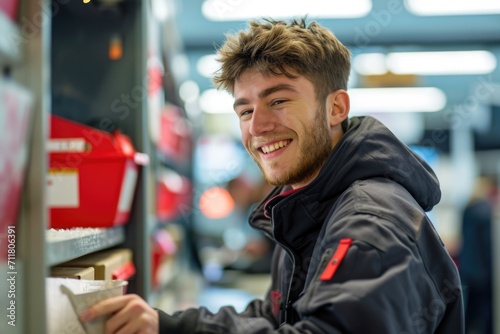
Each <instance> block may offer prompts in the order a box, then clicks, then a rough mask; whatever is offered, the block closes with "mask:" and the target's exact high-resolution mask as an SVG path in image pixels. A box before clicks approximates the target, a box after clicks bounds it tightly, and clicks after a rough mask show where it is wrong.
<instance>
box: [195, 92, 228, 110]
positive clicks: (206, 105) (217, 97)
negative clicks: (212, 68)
mask: <svg viewBox="0 0 500 334" xmlns="http://www.w3.org/2000/svg"><path fill="white" fill-rule="evenodd" d="M233 103H234V98H233V97H232V96H231V94H229V93H228V92H226V91H219V90H217V89H207V90H205V91H204V92H203V93H201V95H200V109H201V110H202V111H203V112H206V113H209V114H227V113H234V110H233Z"/></svg>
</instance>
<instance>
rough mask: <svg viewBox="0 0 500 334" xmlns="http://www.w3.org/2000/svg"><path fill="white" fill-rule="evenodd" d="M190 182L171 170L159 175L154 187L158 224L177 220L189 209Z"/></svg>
mask: <svg viewBox="0 0 500 334" xmlns="http://www.w3.org/2000/svg"><path fill="white" fill-rule="evenodd" d="M192 190H193V189H192V186H191V182H190V181H189V179H188V178H186V177H185V176H182V175H179V174H178V173H176V172H175V171H173V170H168V169H166V170H164V171H163V172H161V173H160V177H159V179H158V181H157V187H156V216H157V218H158V220H159V221H160V222H168V221H172V220H175V219H177V218H179V217H180V216H181V215H182V214H185V213H186V212H187V210H188V208H190V207H191V205H192V203H191V194H192Z"/></svg>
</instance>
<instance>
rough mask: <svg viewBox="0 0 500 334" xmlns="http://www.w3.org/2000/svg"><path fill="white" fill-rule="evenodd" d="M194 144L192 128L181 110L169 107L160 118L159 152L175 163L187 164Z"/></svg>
mask: <svg viewBox="0 0 500 334" xmlns="http://www.w3.org/2000/svg"><path fill="white" fill-rule="evenodd" d="M192 142H193V139H192V133H191V126H190V125H189V123H188V121H187V120H186V119H185V118H184V117H183V116H182V112H181V110H180V109H179V108H178V107H176V106H173V105H167V106H166V107H165V108H164V110H163V111H162V113H161V116H160V140H159V142H158V151H160V152H161V153H162V154H164V155H165V156H166V157H168V158H169V159H171V160H173V161H175V162H180V163H186V162H188V161H189V160H190V159H191V151H192V146H193V143H192Z"/></svg>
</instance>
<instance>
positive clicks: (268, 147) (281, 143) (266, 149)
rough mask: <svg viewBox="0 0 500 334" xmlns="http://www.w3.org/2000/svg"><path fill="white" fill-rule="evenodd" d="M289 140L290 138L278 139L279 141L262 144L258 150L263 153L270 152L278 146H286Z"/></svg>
mask: <svg viewBox="0 0 500 334" xmlns="http://www.w3.org/2000/svg"><path fill="white" fill-rule="evenodd" d="M290 142H291V140H280V141H279V142H276V143H274V144H271V145H265V146H262V147H261V148H260V150H261V151H262V152H263V153H264V154H269V153H271V152H274V151H276V150H279V149H280V148H283V147H286V146H287V145H288V144H290Z"/></svg>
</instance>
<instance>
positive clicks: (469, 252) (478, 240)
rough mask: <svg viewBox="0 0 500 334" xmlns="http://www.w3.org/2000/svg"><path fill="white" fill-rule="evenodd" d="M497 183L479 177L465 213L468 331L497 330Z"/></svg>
mask: <svg viewBox="0 0 500 334" xmlns="http://www.w3.org/2000/svg"><path fill="white" fill-rule="evenodd" d="M495 194H496V183H495V182H494V180H493V179H492V178H490V177H486V176H480V177H478V178H477V179H476V182H475V185H474V189H473V191H472V194H471V197H470V200H469V202H468V203H467V205H466V207H465V209H464V210H463V213H462V247H461V250H460V253H459V268H460V276H461V278H462V285H463V286H464V296H465V298H464V301H465V327H466V333H467V334H472V333H478V334H492V333H493V311H492V307H493V276H492V246H491V241H492V240H491V235H492V223H493V218H494V215H493V212H494V203H495V198H496V196H495Z"/></svg>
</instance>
